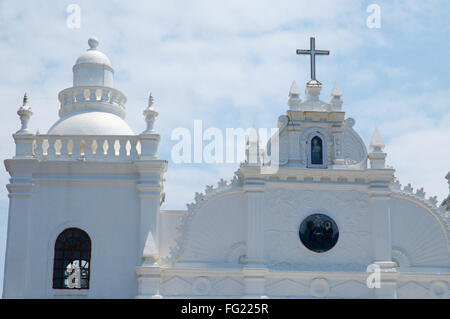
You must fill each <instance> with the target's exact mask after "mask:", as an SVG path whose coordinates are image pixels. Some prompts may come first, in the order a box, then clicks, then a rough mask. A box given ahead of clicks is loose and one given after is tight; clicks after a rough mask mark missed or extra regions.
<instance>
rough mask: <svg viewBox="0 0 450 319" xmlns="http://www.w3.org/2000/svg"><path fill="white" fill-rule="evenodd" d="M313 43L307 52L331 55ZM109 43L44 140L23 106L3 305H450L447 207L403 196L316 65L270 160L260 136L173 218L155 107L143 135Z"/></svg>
mask: <svg viewBox="0 0 450 319" xmlns="http://www.w3.org/2000/svg"><path fill="white" fill-rule="evenodd" d="M311 44H312V45H311V50H299V51H298V53H299V54H305V53H308V54H310V55H311V58H312V59H313V58H314V55H315V54H326V52H325V51H319V50H315V48H314V43H313V40H312V41H311ZM97 46H98V41H97V40H96V39H94V38H92V39H89V49H88V50H87V51H86V52H84V53H82V54H81V55H80V57H79V58H78V60H77V61H76V63H75V65H74V67H73V87H70V88H67V89H65V90H62V91H61V92H60V93H59V96H58V98H59V101H60V103H61V106H60V109H59V117H60V118H59V120H58V121H57V122H56V123H55V124H54V125H53V126H52V127H51V128H50V129H49V131H48V132H47V133H46V134H33V133H32V132H31V131H30V130H29V129H28V122H29V120H30V118H31V116H32V115H33V112H32V109H31V107H30V106H28V103H27V101H26V98H24V103H23V106H22V107H20V108H19V110H18V112H17V113H18V115H19V117H20V120H21V124H22V127H21V128H20V130H19V131H17V132H16V133H15V134H13V137H14V141H15V144H16V153H15V155H14V156H13V157H12V158H11V159H7V160H5V166H6V169H7V171H8V172H9V174H10V175H11V179H10V183H9V184H8V185H7V189H8V191H9V198H10V207H9V220H8V234H7V250H6V260H5V276H4V287H3V297H4V298H449V297H450V293H449V288H450V221H449V204H448V201H445V202H444V203H442V204H441V205H439V204H438V203H437V199H436V197H429V198H426V197H425V192H424V190H423V189H417V190H415V191H414V190H413V188H412V187H411V185H407V186H402V185H401V184H400V182H399V181H398V180H397V179H396V178H395V174H394V173H395V170H394V169H393V168H391V167H388V166H387V165H386V156H387V154H386V153H385V152H384V151H383V149H384V143H383V141H382V139H381V136H380V134H379V132H378V131H375V133H374V136H373V138H372V141H371V144H370V147H369V152H368V150H367V148H366V146H365V145H364V142H363V141H362V139H361V138H360V136H359V135H358V133H357V132H356V131H355V130H354V128H353V127H354V124H355V120H354V119H352V118H346V116H345V112H344V111H343V110H342V104H343V101H342V94H341V92H340V90H339V88H338V87H337V86H335V88H334V89H333V91H332V93H331V100H330V102H328V103H327V102H323V101H322V100H321V99H320V94H321V90H322V84H321V83H320V82H319V81H317V80H316V79H315V71H314V73H313V69H314V68H312V71H311V81H309V82H308V83H307V84H306V89H305V97H304V99H303V97H302V95H301V92H300V89H299V88H298V86H297V84H296V83H295V82H294V83H293V84H292V86H291V89H290V92H289V100H288V110H287V112H286V114H284V115H281V116H280V117H279V118H278V128H279V130H278V132H277V133H276V135H275V136H273V137H272V138H271V139H270V140H269V143H268V144H267V149H266V150H262V149H260V145H259V144H258V143H254V142H252V141H249V143H248V146H247V150H246V154H247V159H246V161H244V162H243V163H241V165H240V167H239V169H238V170H237V171H236V172H235V175H234V176H233V177H232V178H230V180H227V181H225V180H223V179H221V180H220V181H219V182H218V184H217V186H207V187H206V189H205V191H204V192H203V193H196V194H195V196H194V197H195V198H194V201H193V202H192V203H189V204H187V209H186V210H184V211H174V210H161V209H160V206H161V203H162V202H163V197H164V189H163V181H164V173H165V172H166V171H167V161H166V160H164V159H160V158H159V157H158V153H157V150H158V145H159V143H160V135H159V134H158V133H157V132H156V131H155V130H154V128H153V124H154V121H155V119H156V117H157V115H158V112H157V111H156V110H155V107H154V105H153V98H152V97H150V99H149V104H148V106H147V107H146V108H145V109H144V112H143V114H144V119H145V122H146V128H145V129H144V130H143V132H142V133H140V134H135V133H134V132H133V131H132V130H131V129H130V127H129V126H128V125H127V123H126V122H125V121H124V118H125V107H124V105H125V103H126V97H125V95H124V94H123V93H122V92H120V91H119V90H117V89H115V88H114V83H113V82H114V70H113V68H112V65H111V63H110V61H109V59H108V58H107V56H106V55H104V54H103V53H102V52H100V51H99V50H98V49H97ZM312 65H313V63H312ZM264 152H267V154H269V153H274V152H277V154H278V156H277V158H276V160H275V157H273V158H272V159H271V160H269V162H267V161H264V160H261V156H260V154H262V153H264ZM271 155H273V154H271ZM267 165H271V166H274V165H275V166H276V167H277V169H276V170H275V171H273V172H270V173H267V171H264V168H265V166H267ZM446 178H447V179H448V180H449V183H450V174H449V175H447V176H446ZM105 199H107V200H105Z"/></svg>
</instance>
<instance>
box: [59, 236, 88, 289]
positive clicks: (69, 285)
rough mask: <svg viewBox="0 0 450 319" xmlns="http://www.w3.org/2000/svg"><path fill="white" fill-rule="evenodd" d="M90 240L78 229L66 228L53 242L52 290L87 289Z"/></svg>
mask: <svg viewBox="0 0 450 319" xmlns="http://www.w3.org/2000/svg"><path fill="white" fill-rule="evenodd" d="M90 263H91V239H90V238H89V235H88V234H87V233H86V232H84V231H82V230H81V229H78V228H68V229H66V230H64V231H63V232H62V233H61V234H59V236H58V238H57V239H56V242H55V257H54V261H53V288H54V289H89V267H90Z"/></svg>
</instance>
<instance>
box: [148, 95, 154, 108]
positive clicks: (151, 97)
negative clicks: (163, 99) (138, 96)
mask: <svg viewBox="0 0 450 319" xmlns="http://www.w3.org/2000/svg"><path fill="white" fill-rule="evenodd" d="M153 101H154V98H153V95H152V93H151V92H150V95H149V97H148V108H151V107H152V106H153Z"/></svg>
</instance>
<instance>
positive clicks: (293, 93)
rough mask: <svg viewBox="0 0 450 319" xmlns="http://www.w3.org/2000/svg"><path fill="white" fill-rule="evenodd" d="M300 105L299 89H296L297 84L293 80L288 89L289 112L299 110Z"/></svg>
mask: <svg viewBox="0 0 450 319" xmlns="http://www.w3.org/2000/svg"><path fill="white" fill-rule="evenodd" d="M300 103H302V100H301V99H300V89H299V88H298V85H297V82H295V80H294V81H292V84H291V88H290V89H289V99H288V106H289V108H290V109H291V110H295V109H298V108H299V106H300Z"/></svg>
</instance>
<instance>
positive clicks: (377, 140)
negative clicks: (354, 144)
mask: <svg viewBox="0 0 450 319" xmlns="http://www.w3.org/2000/svg"><path fill="white" fill-rule="evenodd" d="M370 149H371V150H373V151H374V152H382V151H383V149H384V142H383V139H382V137H381V134H380V132H379V131H378V128H375V131H374V132H373V135H372V140H371V141H370Z"/></svg>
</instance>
